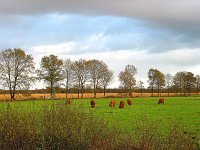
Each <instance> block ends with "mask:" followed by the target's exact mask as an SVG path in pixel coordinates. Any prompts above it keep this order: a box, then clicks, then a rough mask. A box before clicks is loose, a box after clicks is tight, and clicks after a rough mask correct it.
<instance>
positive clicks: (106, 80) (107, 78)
mask: <svg viewBox="0 0 200 150" xmlns="http://www.w3.org/2000/svg"><path fill="white" fill-rule="evenodd" d="M113 74H114V73H113V71H112V70H109V69H108V66H107V65H106V64H105V65H103V66H102V74H101V78H100V85H101V86H102V87H103V93H104V97H105V96H106V88H107V87H108V86H109V85H110V84H111V83H112V82H113V80H114V76H113Z"/></svg>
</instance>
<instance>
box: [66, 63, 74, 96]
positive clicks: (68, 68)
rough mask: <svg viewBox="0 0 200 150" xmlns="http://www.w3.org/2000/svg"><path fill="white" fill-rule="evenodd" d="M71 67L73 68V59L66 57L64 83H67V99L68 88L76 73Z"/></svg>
mask: <svg viewBox="0 0 200 150" xmlns="http://www.w3.org/2000/svg"><path fill="white" fill-rule="evenodd" d="M71 68H72V61H71V60H70V59H66V60H65V61H64V64H63V77H64V79H65V81H64V82H65V83H64V85H65V94H66V99H67V98H68V90H69V88H70V87H71V85H72V83H73V81H74V78H73V75H74V74H73V71H72V69H71Z"/></svg>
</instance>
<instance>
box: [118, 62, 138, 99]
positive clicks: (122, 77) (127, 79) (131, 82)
mask: <svg viewBox="0 0 200 150" xmlns="http://www.w3.org/2000/svg"><path fill="white" fill-rule="evenodd" d="M136 73H137V69H136V67H135V66H134V65H126V67H125V70H124V71H121V72H120V74H119V81H120V82H121V85H122V86H123V87H124V88H125V89H126V90H128V91H129V94H130V96H131V97H132V89H133V88H134V86H135V84H136V80H135V77H134V76H135V74H136Z"/></svg>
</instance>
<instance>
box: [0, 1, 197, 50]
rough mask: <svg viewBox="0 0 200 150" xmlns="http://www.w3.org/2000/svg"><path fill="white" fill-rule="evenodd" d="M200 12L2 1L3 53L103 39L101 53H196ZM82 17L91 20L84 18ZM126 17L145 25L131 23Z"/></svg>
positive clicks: (193, 4)
mask: <svg viewBox="0 0 200 150" xmlns="http://www.w3.org/2000/svg"><path fill="white" fill-rule="evenodd" d="M199 8H200V1H198V0H173V1H172V0H171V1H170V0H56V1H55V0H6V1H5V0H0V27H1V28H2V30H1V29H0V31H1V35H4V37H5V38H4V39H3V40H1V42H0V47H5V46H4V45H6V46H11V47H18V46H17V45H19V46H22V47H30V46H34V45H42V44H56V43H62V42H66V41H85V40H86V38H89V37H91V36H93V35H96V34H103V36H104V37H106V41H103V42H104V43H103V44H104V47H103V46H101V48H102V49H103V48H105V49H110V50H118V49H142V50H149V51H150V52H152V51H153V52H163V51H166V50H173V49H181V48H198V47H200V17H198V14H200V9H199ZM70 13H72V14H78V15H75V16H73V15H72V17H73V19H69V18H68V19H66V18H64V22H61V24H59V19H58V18H59V15H60V16H61V17H62V15H64V16H65V15H66V14H68V15H69V14H70ZM51 14H57V15H56V17H54V16H53V17H52V15H51ZM48 15H49V16H48ZM84 15H85V16H90V17H89V18H87V17H86V18H84V17H81V16H84ZM96 16H97V17H96ZM100 16H117V17H119V18H120V19H116V18H117V17H115V18H113V20H112V17H107V18H106V17H105V18H103V19H102V17H100ZM95 17H96V18H97V19H94V18H95ZM123 17H125V18H130V20H131V19H134V20H135V19H137V20H139V21H138V22H140V21H141V20H143V21H142V23H138V22H134V21H133V22H131V21H130V20H129V21H127V19H121V18H123ZM90 18H91V19H90ZM106 19H108V20H106ZM98 20H99V21H98ZM140 26H141V28H139V27H140ZM135 28H136V29H135ZM138 28H139V29H138ZM19 36H21V37H20V39H17V38H16V37H19ZM22 36H23V37H24V39H23V37H22ZM12 37H13V39H12ZM7 39H9V40H7ZM24 41H25V43H24ZM100 42H101V41H100ZM21 43H23V45H22V44H21ZM95 46H98V45H94V46H92V48H91V49H93V50H94V47H95Z"/></svg>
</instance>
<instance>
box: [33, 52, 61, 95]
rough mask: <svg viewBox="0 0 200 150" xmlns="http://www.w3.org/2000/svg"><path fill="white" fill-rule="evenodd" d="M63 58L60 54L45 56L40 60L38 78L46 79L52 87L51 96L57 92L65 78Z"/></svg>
mask: <svg viewBox="0 0 200 150" xmlns="http://www.w3.org/2000/svg"><path fill="white" fill-rule="evenodd" d="M62 69H63V60H62V59H59V58H58V56H55V55H49V56H44V57H43V58H42V59H41V62H40V69H38V70H37V74H38V78H39V79H40V80H44V82H45V83H46V84H47V86H48V87H49V88H50V93H51V98H53V96H54V94H55V88H56V87H58V86H59V85H60V82H61V81H62V80H63V79H64V77H63V76H62V75H63V70H62Z"/></svg>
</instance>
